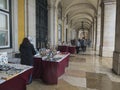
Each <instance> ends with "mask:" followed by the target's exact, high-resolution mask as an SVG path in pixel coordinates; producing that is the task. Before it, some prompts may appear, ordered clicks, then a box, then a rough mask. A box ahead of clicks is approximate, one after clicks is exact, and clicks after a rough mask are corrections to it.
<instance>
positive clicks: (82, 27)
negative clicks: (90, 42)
mask: <svg viewBox="0 0 120 90" xmlns="http://www.w3.org/2000/svg"><path fill="white" fill-rule="evenodd" d="M83 23H84V22H83V21H82V22H81V29H82V31H83V36H84V37H85V31H84V26H83Z"/></svg>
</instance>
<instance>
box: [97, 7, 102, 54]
mask: <svg viewBox="0 0 120 90" xmlns="http://www.w3.org/2000/svg"><path fill="white" fill-rule="evenodd" d="M100 30H101V8H100V7H98V15H97V42H96V43H97V44H96V53H97V54H99V49H100V48H99V47H100Z"/></svg>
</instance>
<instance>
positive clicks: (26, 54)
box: [19, 43, 36, 66]
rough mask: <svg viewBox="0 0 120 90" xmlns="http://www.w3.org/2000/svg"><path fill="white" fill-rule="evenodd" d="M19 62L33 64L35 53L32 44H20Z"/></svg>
mask: <svg viewBox="0 0 120 90" xmlns="http://www.w3.org/2000/svg"><path fill="white" fill-rule="evenodd" d="M19 50H20V55H21V64H24V65H30V66H31V65H33V63H34V62H33V56H34V55H35V54H36V52H35V49H34V47H33V45H32V44H30V43H29V44H21V45H20V49H19Z"/></svg>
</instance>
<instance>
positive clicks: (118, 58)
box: [113, 0, 120, 75]
mask: <svg viewBox="0 0 120 90" xmlns="http://www.w3.org/2000/svg"><path fill="white" fill-rule="evenodd" d="M116 13H117V15H116V30H115V50H114V53H113V71H114V72H115V73H117V74H119V75H120V0H117V10H116Z"/></svg>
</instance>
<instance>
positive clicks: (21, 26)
mask: <svg viewBox="0 0 120 90" xmlns="http://www.w3.org/2000/svg"><path fill="white" fill-rule="evenodd" d="M24 4H25V3H24V0H18V45H20V44H21V42H22V40H23V38H24V36H25V23H24V22H25V15H24V12H25V11H24V10H25V7H24Z"/></svg>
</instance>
